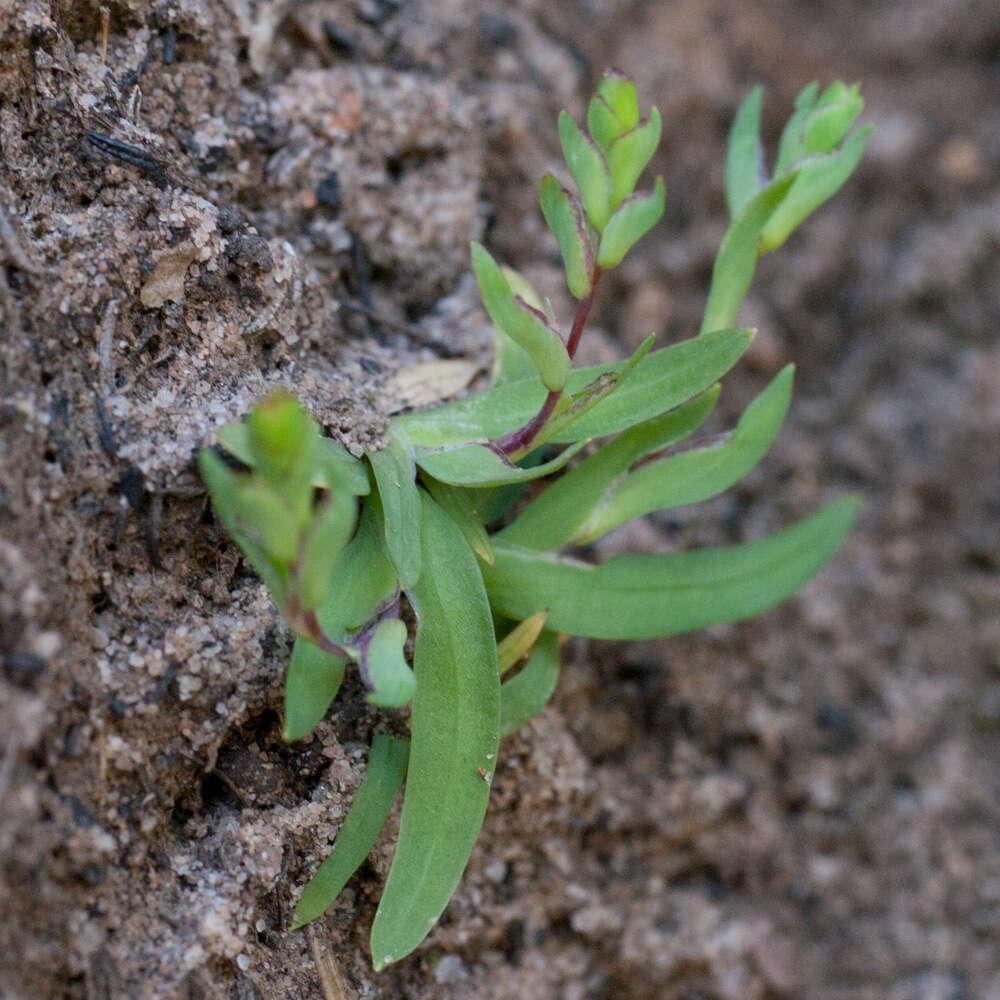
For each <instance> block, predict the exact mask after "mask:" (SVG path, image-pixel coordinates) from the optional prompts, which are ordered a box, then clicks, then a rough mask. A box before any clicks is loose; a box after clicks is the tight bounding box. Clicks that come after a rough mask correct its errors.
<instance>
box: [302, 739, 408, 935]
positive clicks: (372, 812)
mask: <svg viewBox="0 0 1000 1000" xmlns="http://www.w3.org/2000/svg"><path fill="white" fill-rule="evenodd" d="M409 757H410V744H409V743H407V742H406V740H401V739H398V738H397V737H395V736H388V735H386V734H385V733H377V734H376V735H375V736H374V738H373V739H372V749H371V753H370V754H369V757H368V772H367V774H365V780H364V781H362V782H361V787H360V788H359V789H358V791H357V794H356V795H355V796H354V801H353V802H352V803H351V808H350V809H349V810H348V811H347V815H346V816H345V817H344V822H343V823H341V824H340V829H339V830H338V831H337V840H336V842H335V843H334V845H333V850H332V851H331V852H330V854H329V856H328V857H327V859H326V860H325V861H324V862H323V864H321V865H320V866H319V868H318V869H316V874H315V875H313V877H312V878H311V879H310V880H309V884H308V885H307V886H306V887H305V889H303V890H302V895H301V896H300V897H299V901H298V903H296V905H295V917H294V922H293V923H292V930H295V929H296V928H298V927H302V926H303V925H305V924H307V923H309V921H310V920H315V919H316V918H317V917H318V916H320V915H321V914H322V913H323V912H324V911H325V910H326V909H327V908H328V907H329V906H330V904H331V903H332V902H333V901H334V900H335V899H336V898H337V897H338V896H339V895H340V892H341V890H342V889H343V888H344V886H345V885H347V883H348V880H349V879H350V878H351V876H352V875H353V874H354V873H355V872H356V871H357V870H358V869H359V868H360V867H361V865H362V863H363V862H364V860H365V858H367V857H368V855H369V854H371V850H372V848H373V847H374V846H375V841H376V840H378V835H379V832H380V831H381V829H382V827H383V826H384V825H385V821H386V818H387V817H388V815H389V811H390V810H391V809H392V804H393V802H395V800H396V795H397V794H398V793H399V787H400V785H402V783H403V776H404V775H405V774H406V763H407V761H408V760H409Z"/></svg>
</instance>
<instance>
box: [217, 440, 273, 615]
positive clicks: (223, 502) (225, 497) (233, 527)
mask: <svg viewBox="0 0 1000 1000" xmlns="http://www.w3.org/2000/svg"><path fill="white" fill-rule="evenodd" d="M198 471H199V472H200V473H201V478H202V480H203V481H204V483H205V486H206V487H207V489H208V494H209V496H210V497H211V498H212V507H213V509H214V510H215V513H216V515H217V516H218V518H219V520H220V521H221V522H222V523H223V524H224V525H225V527H226V530H227V531H228V532H229V534H230V535H231V536H232V539H233V541H234V542H236V544H237V545H238V546H239V547H240V548H241V549H242V550H243V554H244V555H245V556H246V557H247V559H248V560H249V561H250V565H251V566H253V568H254V570H255V571H256V573H257V575H258V576H259V577H260V578H261V579H262V580H263V581H264V584H265V585H266V586H267V589H268V590H269V591H270V592H271V596H272V597H273V598H274V601H275V603H276V604H277V605H278V607H279V608H282V609H283V608H284V605H285V583H286V571H285V570H284V569H279V568H278V567H276V566H275V565H274V564H273V563H272V562H271V559H270V557H269V556H268V554H267V553H266V552H265V551H264V549H263V548H261V546H260V545H259V544H258V543H257V542H256V541H254V540H253V539H252V538H250V537H249V536H248V535H245V534H244V533H243V532H242V531H241V530H240V527H239V523H238V521H237V516H236V507H237V499H236V497H237V493H238V492H239V489H240V486H241V485H242V484H243V483H244V482H245V481H246V479H247V477H246V476H245V475H243V474H241V473H238V472H233V470H232V469H230V468H229V467H228V466H227V465H226V463H225V462H223V461H222V459H221V458H219V456H218V455H216V454H215V452H213V451H212V449H211V448H202V449H201V451H199V452H198Z"/></svg>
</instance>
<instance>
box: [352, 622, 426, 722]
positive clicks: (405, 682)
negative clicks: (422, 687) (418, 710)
mask: <svg viewBox="0 0 1000 1000" xmlns="http://www.w3.org/2000/svg"><path fill="white" fill-rule="evenodd" d="M405 644H406V626H405V625H404V624H403V622H401V621H400V620H399V619H398V618H391V619H389V620H388V621H383V622H379V624H378V627H377V628H376V629H375V634H374V635H373V636H372V638H371V642H369V644H368V648H367V649H366V650H363V654H362V655H363V656H364V657H365V663H366V666H367V668H368V673H369V675H370V677H371V681H372V684H374V685H375V690H374V691H371V692H369V694H368V695H367V696H366V701H368V702H370V703H371V704H372V705H381V706H382V707H383V708H402V706H403V705H409V703H410V702H411V701H412V700H413V692H414V691H415V690H416V687H417V681H416V678H415V677H414V676H413V671H412V670H411V669H410V666H409V664H408V663H407V662H406V658H405V657H404V656H403V646H404V645H405Z"/></svg>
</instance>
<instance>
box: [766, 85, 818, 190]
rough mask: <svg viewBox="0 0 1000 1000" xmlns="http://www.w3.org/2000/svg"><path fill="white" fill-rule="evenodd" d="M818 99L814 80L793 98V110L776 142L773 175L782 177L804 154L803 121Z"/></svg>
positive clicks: (804, 121)
mask: <svg viewBox="0 0 1000 1000" xmlns="http://www.w3.org/2000/svg"><path fill="white" fill-rule="evenodd" d="M818 99H819V84H818V83H817V82H816V81H815V80H814V81H813V82H812V83H810V84H809V85H808V86H807V87H805V88H804V89H803V90H802V92H801V93H800V94H799V96H798V97H796V98H795V111H794V112H793V114H792V116H791V117H790V118H789V119H788V122H787V123H786V125H785V128H784V131H783V132H782V133H781V140H780V141H779V143H778V160H777V162H776V163H775V165H774V176H775V177H782V176H783V175H784V174H786V173H788V172H789V171H790V170H791V169H792V168H793V166H794V165H795V164H796V163H797V162H798V161H799V160H801V159H802V157H803V156H805V155H806V147H805V123H806V120H807V119H808V118H809V115H810V114H812V110H813V108H814V107H815V106H816V102H817V100H818Z"/></svg>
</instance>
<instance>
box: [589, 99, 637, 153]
mask: <svg viewBox="0 0 1000 1000" xmlns="http://www.w3.org/2000/svg"><path fill="white" fill-rule="evenodd" d="M637 113H638V109H637ZM587 131H589V132H590V137H591V138H592V139H593V140H594V142H596V143H597V145H598V146H600V147H601V149H603V150H604V152H605V153H607V151H608V149H609V148H610V147H611V143H613V142H614V141H615V139H617V138H618V136H620V135H624V134H625V133H626V132H627V131H628V129H627V128H625V126H624V125H623V124H622V122H621V119H620V118H619V117H618V115H616V114H615V112H614V110H613V109H612V107H611V105H610V104H608V102H607V101H606V100H605V99H604V98H603V97H601V95H600V94H596V95H595V96H594V97H592V98H591V99H590V104H589V105H588V106H587Z"/></svg>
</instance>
